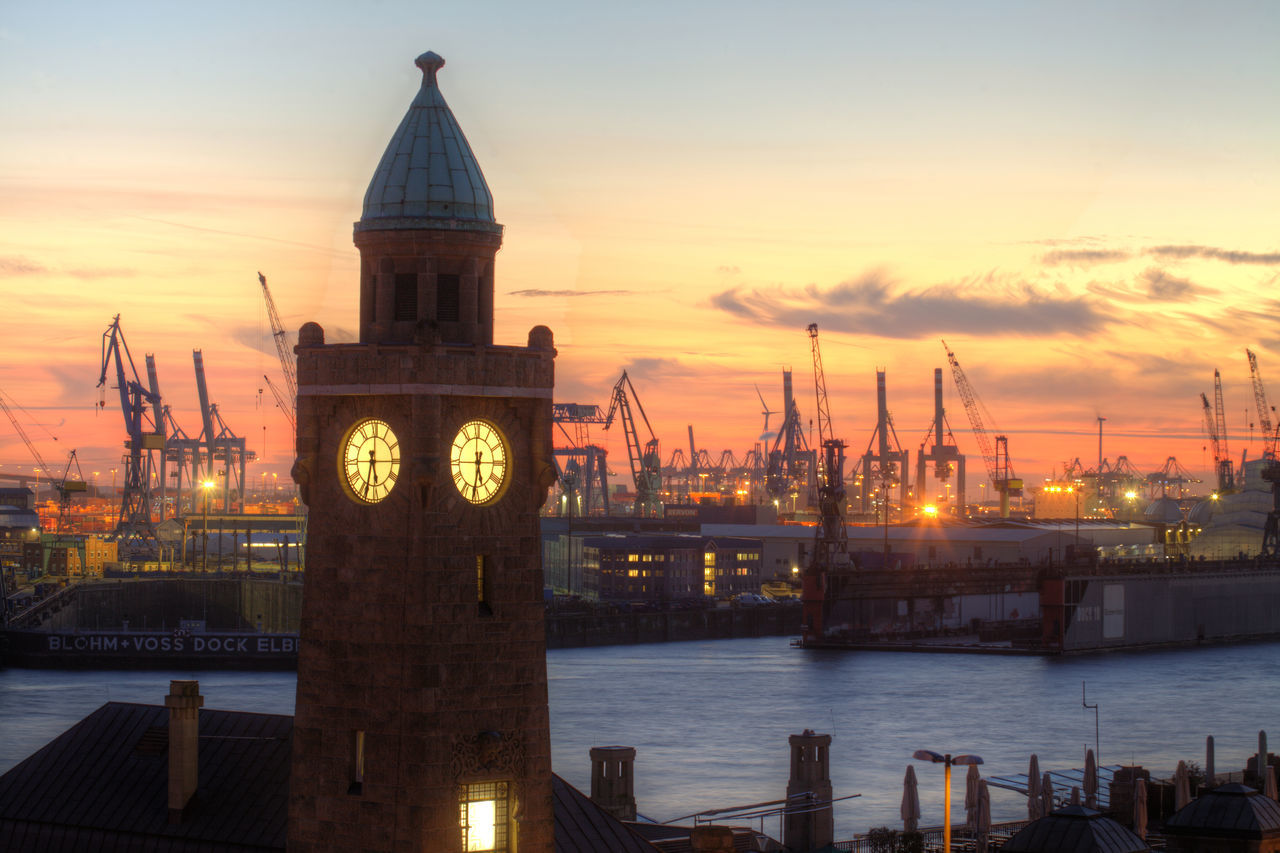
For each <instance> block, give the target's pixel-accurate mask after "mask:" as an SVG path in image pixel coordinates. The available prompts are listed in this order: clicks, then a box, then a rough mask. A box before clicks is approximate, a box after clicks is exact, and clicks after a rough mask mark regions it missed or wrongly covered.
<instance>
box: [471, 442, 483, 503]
mask: <svg viewBox="0 0 1280 853" xmlns="http://www.w3.org/2000/svg"><path fill="white" fill-rule="evenodd" d="M480 459H481V455H480V451H479V450H477V451H476V482H475V484H474V485H473V486H472V487H471V497H473V498H474V497H475V496H476V495H478V494H480Z"/></svg>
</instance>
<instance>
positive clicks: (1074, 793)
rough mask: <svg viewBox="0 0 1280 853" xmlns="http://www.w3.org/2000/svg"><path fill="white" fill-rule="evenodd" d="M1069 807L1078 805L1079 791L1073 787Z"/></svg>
mask: <svg viewBox="0 0 1280 853" xmlns="http://www.w3.org/2000/svg"><path fill="white" fill-rule="evenodd" d="M1071 805H1073V806H1078V805H1080V789H1079V788H1077V787H1076V786H1075V785H1072V786H1071Z"/></svg>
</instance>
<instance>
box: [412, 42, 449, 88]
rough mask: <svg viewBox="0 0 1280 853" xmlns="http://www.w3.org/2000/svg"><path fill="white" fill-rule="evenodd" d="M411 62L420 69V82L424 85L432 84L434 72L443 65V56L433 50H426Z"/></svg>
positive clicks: (434, 78) (433, 83) (434, 77)
mask: <svg viewBox="0 0 1280 853" xmlns="http://www.w3.org/2000/svg"><path fill="white" fill-rule="evenodd" d="M413 64H414V65H416V66H418V67H419V68H421V69H422V82H423V83H424V84H426V85H430V86H434V85H435V82H436V72H437V71H439V70H440V69H441V68H443V67H444V57H443V56H441V55H440V54H438V53H436V52H435V51H434V50H428V51H427V52H426V53H424V54H422V56H419V57H418V58H417V59H415V60H414V61H413Z"/></svg>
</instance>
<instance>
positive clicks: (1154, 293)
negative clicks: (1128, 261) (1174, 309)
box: [1139, 267, 1218, 302]
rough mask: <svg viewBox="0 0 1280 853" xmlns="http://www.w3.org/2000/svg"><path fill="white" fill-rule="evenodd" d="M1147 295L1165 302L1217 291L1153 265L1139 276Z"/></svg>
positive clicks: (1178, 300)
mask: <svg viewBox="0 0 1280 853" xmlns="http://www.w3.org/2000/svg"><path fill="white" fill-rule="evenodd" d="M1139 280H1140V282H1141V283H1142V284H1143V285H1144V286H1145V288H1146V291H1147V295H1148V296H1149V297H1151V298H1152V299H1160V300H1162V301H1165V302H1187V301H1189V300H1191V299H1194V298H1196V297H1199V296H1205V295H1207V294H1212V293H1217V292H1218V291H1217V290H1215V289H1214V288H1211V287H1201V286H1200V285H1198V284H1193V283H1191V282H1190V281H1188V280H1187V279H1185V278H1176V277H1174V276H1171V275H1169V274H1168V273H1167V272H1165V271H1164V270H1162V269H1160V268H1159V267H1151V268H1149V269H1147V270H1146V271H1145V272H1143V273H1142V275H1141V276H1139Z"/></svg>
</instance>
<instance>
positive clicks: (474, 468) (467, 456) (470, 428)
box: [449, 420, 510, 506]
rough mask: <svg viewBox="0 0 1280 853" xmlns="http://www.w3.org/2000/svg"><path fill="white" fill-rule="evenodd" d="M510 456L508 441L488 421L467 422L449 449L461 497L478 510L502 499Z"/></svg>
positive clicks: (453, 473) (450, 470)
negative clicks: (478, 507) (480, 506)
mask: <svg viewBox="0 0 1280 853" xmlns="http://www.w3.org/2000/svg"><path fill="white" fill-rule="evenodd" d="M509 462H510V454H509V453H508V452H507V440H506V438H504V437H503V435H502V433H501V432H500V431H499V430H498V428H497V427H496V426H494V425H493V424H491V423H489V422H488V421H481V420H474V421H467V422H466V423H465V424H463V425H462V429H460V430H458V434H457V435H456V436H454V439H453V446H452V447H451V448H450V449H449V472H450V474H451V475H452V476H453V484H454V486H456V487H457V489H458V493H459V494H460V495H462V497H464V498H465V499H466V500H467V501H469V502H470V503H473V504H476V505H477V506H479V505H482V504H487V503H493V502H494V501H496V500H497V499H498V498H500V497H502V490H503V487H504V486H506V484H507V467H508V464H509Z"/></svg>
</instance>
